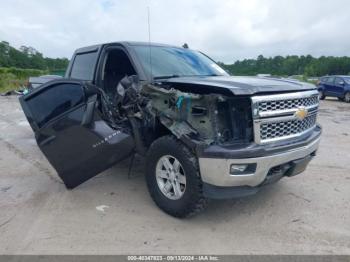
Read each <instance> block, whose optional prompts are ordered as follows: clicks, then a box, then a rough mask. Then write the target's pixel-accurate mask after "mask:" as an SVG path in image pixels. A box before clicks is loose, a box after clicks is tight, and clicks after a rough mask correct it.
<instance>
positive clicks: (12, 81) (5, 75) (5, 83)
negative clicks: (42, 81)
mask: <svg viewBox="0 0 350 262" xmlns="http://www.w3.org/2000/svg"><path fill="white" fill-rule="evenodd" d="M45 74H48V71H45V70H37V69H20V68H14V67H9V68H7V67H0V93H3V92H7V91H10V90H17V89H20V88H21V87H24V86H26V84H27V82H28V79H29V77H31V76H40V75H45Z"/></svg>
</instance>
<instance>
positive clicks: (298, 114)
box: [294, 107, 309, 120]
mask: <svg viewBox="0 0 350 262" xmlns="http://www.w3.org/2000/svg"><path fill="white" fill-rule="evenodd" d="M308 113H309V112H308V111H307V109H306V108H305V107H299V108H298V110H297V111H296V112H295V113H294V116H295V117H296V118H297V119H298V120H303V119H305V117H307V115H308Z"/></svg>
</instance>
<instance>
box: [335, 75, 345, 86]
mask: <svg viewBox="0 0 350 262" xmlns="http://www.w3.org/2000/svg"><path fill="white" fill-rule="evenodd" d="M340 83H344V80H343V79H341V78H340V77H337V78H335V84H336V85H340Z"/></svg>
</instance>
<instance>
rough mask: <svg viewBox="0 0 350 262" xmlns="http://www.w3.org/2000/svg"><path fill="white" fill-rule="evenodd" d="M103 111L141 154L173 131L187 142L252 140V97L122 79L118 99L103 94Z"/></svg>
mask: <svg viewBox="0 0 350 262" xmlns="http://www.w3.org/2000/svg"><path fill="white" fill-rule="evenodd" d="M101 94H102V99H101V101H102V103H101V111H102V114H103V117H104V119H105V120H106V121H107V122H108V123H109V124H110V125H111V126H112V127H114V128H119V129H120V127H121V126H123V127H124V128H125V129H131V130H130V131H131V132H133V134H134V138H135V142H136V145H137V149H136V150H137V151H138V153H141V154H144V153H145V152H146V150H145V148H147V146H148V145H150V144H151V143H152V141H153V140H155V139H156V138H157V137H159V136H161V135H164V134H165V133H169V132H170V133H172V134H174V135H175V136H176V137H177V138H179V139H181V140H183V141H184V142H186V143H187V144H188V143H190V144H193V145H194V144H196V145H210V144H241V143H249V142H251V141H252V140H253V130H252V128H253V125H252V116H251V102H250V99H249V97H244V96H242V97H233V96H231V97H230V96H226V95H223V94H198V93H189V92H182V91H180V90H178V89H175V88H173V87H172V86H171V85H163V84H161V83H156V84H144V85H143V84H142V82H140V81H139V80H138V78H137V76H130V77H124V78H123V79H122V80H121V81H120V83H119V84H118V85H117V87H116V92H115V96H114V97H110V96H108V95H107V94H105V93H104V92H103V91H102V90H101Z"/></svg>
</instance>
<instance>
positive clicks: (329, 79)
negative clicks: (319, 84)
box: [327, 76, 334, 84]
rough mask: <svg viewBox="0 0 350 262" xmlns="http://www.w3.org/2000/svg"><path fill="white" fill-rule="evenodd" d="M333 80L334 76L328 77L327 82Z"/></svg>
mask: <svg viewBox="0 0 350 262" xmlns="http://www.w3.org/2000/svg"><path fill="white" fill-rule="evenodd" d="M333 82H334V76H331V77H328V79H327V83H329V84H331V83H333Z"/></svg>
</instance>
